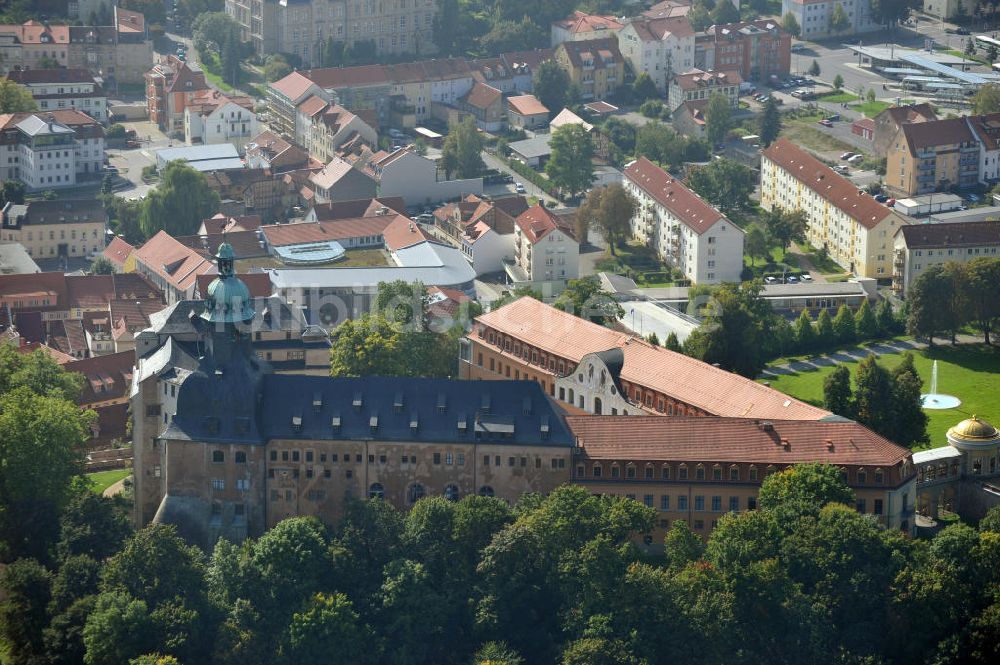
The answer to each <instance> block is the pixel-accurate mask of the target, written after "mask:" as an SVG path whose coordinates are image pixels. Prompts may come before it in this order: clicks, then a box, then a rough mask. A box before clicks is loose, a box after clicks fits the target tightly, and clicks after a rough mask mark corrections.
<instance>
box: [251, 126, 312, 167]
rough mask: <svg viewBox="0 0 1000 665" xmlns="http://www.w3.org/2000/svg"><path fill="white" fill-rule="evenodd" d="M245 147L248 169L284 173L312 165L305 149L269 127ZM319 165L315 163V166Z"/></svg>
mask: <svg viewBox="0 0 1000 665" xmlns="http://www.w3.org/2000/svg"><path fill="white" fill-rule="evenodd" d="M245 147H246V155H245V159H246V164H247V168H248V169H267V170H269V171H271V172H272V173H284V172H287V171H294V170H296V169H304V168H310V167H311V166H313V165H312V163H311V160H310V159H309V154H308V153H306V151H305V150H303V149H302V148H300V147H299V146H297V145H295V144H294V143H292V142H291V141H290V140H286V139H284V138H282V137H281V136H278V135H277V134H276V133H275V132H273V131H271V130H269V129H267V130H264V131H263V132H261V133H260V134H258V135H257V136H255V137H254V138H253V139H251V140H250V142H249V143H247V144H246V146H245ZM320 166H321V165H319V164H317V165H316V167H317V168H320Z"/></svg>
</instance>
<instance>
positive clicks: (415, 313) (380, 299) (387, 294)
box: [374, 279, 428, 328]
mask: <svg viewBox="0 0 1000 665" xmlns="http://www.w3.org/2000/svg"><path fill="white" fill-rule="evenodd" d="M427 303H428V299H427V288H426V287H425V286H424V285H423V284H421V283H420V282H412V283H410V282H404V281H403V280H401V279H397V280H395V281H393V282H379V283H378V291H377V293H376V295H375V308H374V311H375V312H376V313H378V314H381V315H382V316H384V317H385V318H386V319H387V320H389V321H391V322H393V323H396V324H399V325H401V326H415V327H417V328H420V327H422V326H423V322H424V317H425V316H426V314H427Z"/></svg>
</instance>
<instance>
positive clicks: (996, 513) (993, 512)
mask: <svg viewBox="0 0 1000 665" xmlns="http://www.w3.org/2000/svg"><path fill="white" fill-rule="evenodd" d="M979 530H980V531H992V532H993V533H1000V506H993V507H992V508H990V509H989V510H987V511H986V514H985V515H983V518H982V519H981V520H979Z"/></svg>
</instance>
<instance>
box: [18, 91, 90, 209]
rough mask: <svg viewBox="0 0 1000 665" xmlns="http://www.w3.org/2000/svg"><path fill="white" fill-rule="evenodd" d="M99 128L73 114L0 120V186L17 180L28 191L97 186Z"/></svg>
mask: <svg viewBox="0 0 1000 665" xmlns="http://www.w3.org/2000/svg"><path fill="white" fill-rule="evenodd" d="M103 166H104V128H103V127H102V126H101V125H100V123H98V122H97V121H96V120H94V119H93V118H91V117H90V116H89V115H87V114H85V113H82V112H80V111H77V110H74V109H63V110H55V111H49V112H48V113H5V114H0V180H19V181H20V182H22V183H24V185H25V187H27V188H28V190H30V191H39V190H46V189H59V188H61V187H73V186H74V185H76V184H77V183H78V182H81V181H86V180H99V179H100V178H101V174H102V172H103V170H102V169H103Z"/></svg>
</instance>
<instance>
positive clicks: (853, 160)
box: [847, 155, 865, 164]
mask: <svg viewBox="0 0 1000 665" xmlns="http://www.w3.org/2000/svg"><path fill="white" fill-rule="evenodd" d="M864 158H865V156H864V155H852V156H850V157H848V158H847V161H848V163H849V164H857V163H858V162H860V161H863V160H864Z"/></svg>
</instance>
